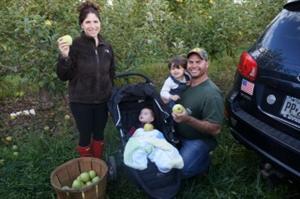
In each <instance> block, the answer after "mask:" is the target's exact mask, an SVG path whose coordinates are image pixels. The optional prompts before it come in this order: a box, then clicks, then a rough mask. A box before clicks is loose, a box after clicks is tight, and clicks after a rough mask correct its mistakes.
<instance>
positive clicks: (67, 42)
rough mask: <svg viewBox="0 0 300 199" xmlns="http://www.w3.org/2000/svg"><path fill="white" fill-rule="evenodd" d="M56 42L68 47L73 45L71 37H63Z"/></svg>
mask: <svg viewBox="0 0 300 199" xmlns="http://www.w3.org/2000/svg"><path fill="white" fill-rule="evenodd" d="M57 41H58V42H65V43H66V44H68V45H69V46H71V45H72V43H73V39H72V37H71V36H70V35H64V36H62V37H60V38H58V40H57Z"/></svg>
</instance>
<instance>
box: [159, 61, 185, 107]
mask: <svg viewBox="0 0 300 199" xmlns="http://www.w3.org/2000/svg"><path fill="white" fill-rule="evenodd" d="M186 66H187V60H186V59H185V58H184V57H181V56H175V57H173V58H172V59H171V60H170V61H169V64H168V68H169V72H170V74H169V77H168V78H167V79H166V80H165V82H164V85H163V87H162V89H161V91H160V96H161V98H162V100H163V102H164V103H166V104H168V106H169V107H170V108H171V109H172V107H173V106H174V105H175V104H176V101H177V100H178V99H180V96H179V95H180V94H181V93H182V92H183V91H184V90H185V89H186V87H187V84H188V83H189V80H190V76H189V74H188V73H187V72H186Z"/></svg>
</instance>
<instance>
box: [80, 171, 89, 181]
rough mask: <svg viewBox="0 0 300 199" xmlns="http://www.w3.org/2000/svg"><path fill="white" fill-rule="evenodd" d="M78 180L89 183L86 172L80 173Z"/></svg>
mask: <svg viewBox="0 0 300 199" xmlns="http://www.w3.org/2000/svg"><path fill="white" fill-rule="evenodd" d="M80 180H81V181H82V182H87V181H89V180H90V175H89V173H88V172H82V173H81V174H80Z"/></svg>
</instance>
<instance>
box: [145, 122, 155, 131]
mask: <svg viewBox="0 0 300 199" xmlns="http://www.w3.org/2000/svg"><path fill="white" fill-rule="evenodd" d="M153 129H154V126H153V125H152V124H149V123H146V124H145V125H144V131H153Z"/></svg>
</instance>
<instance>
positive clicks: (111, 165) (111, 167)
mask: <svg viewBox="0 0 300 199" xmlns="http://www.w3.org/2000/svg"><path fill="white" fill-rule="evenodd" d="M108 176H109V179H110V180H112V181H114V180H116V179H117V163H116V159H115V157H114V156H109V157H108Z"/></svg>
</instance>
